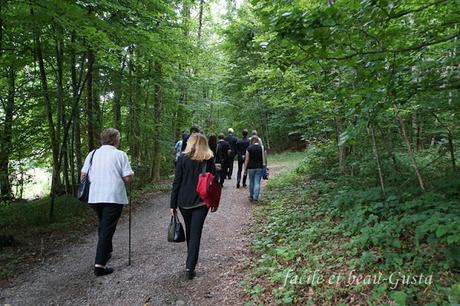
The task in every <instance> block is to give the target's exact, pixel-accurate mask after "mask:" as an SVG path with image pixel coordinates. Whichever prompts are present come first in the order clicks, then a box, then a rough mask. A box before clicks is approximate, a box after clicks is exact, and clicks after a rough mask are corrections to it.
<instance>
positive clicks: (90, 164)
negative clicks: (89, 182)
mask: <svg viewBox="0 0 460 306" xmlns="http://www.w3.org/2000/svg"><path fill="white" fill-rule="evenodd" d="M96 151H97V149H96V150H94V151H93V154H92V155H91V159H90V160H89V167H88V173H89V170H90V169H91V166H92V165H93V157H94V153H96Z"/></svg>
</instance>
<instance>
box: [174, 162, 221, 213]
mask: <svg viewBox="0 0 460 306" xmlns="http://www.w3.org/2000/svg"><path fill="white" fill-rule="evenodd" d="M204 162H206V172H211V173H212V174H214V175H216V166H215V164H214V159H213V158H211V159H209V160H207V161H204ZM202 165H203V162H199V161H196V160H192V159H190V157H188V156H187V155H184V154H182V155H181V156H180V157H179V159H178V160H177V165H176V175H175V177H174V182H173V187H172V192H171V203H170V207H171V208H177V207H178V206H180V207H182V208H191V207H194V206H196V205H197V204H199V203H201V202H203V201H202V200H201V199H200V197H199V196H198V194H197V193H196V186H197V185H198V175H199V174H200V173H201V169H202Z"/></svg>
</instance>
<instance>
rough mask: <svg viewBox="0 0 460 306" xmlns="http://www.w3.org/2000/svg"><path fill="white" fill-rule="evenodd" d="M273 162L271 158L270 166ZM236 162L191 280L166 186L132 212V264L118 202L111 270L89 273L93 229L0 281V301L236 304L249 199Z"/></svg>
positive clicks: (209, 223) (240, 295)
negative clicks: (171, 229) (173, 232)
mask: <svg viewBox="0 0 460 306" xmlns="http://www.w3.org/2000/svg"><path fill="white" fill-rule="evenodd" d="M280 168H281V166H276V167H275V166H271V167H270V170H271V173H272V174H273V173H274V172H277V170H279V169H280ZM236 170H237V164H236V163H235V165H234V173H233V177H232V180H231V181H228V180H227V181H225V184H224V189H223V192H222V200H221V205H220V208H219V210H218V211H217V212H216V213H209V214H208V217H207V219H206V222H205V226H204V229H203V236H202V241H201V250H200V258H199V262H198V266H197V268H196V271H197V276H196V278H195V279H194V280H192V281H190V280H186V279H185V272H184V270H185V257H186V244H185V243H169V242H167V240H166V232H167V226H168V224H169V221H170V214H169V196H170V194H169V193H162V194H157V195H155V196H154V197H153V198H151V199H150V200H147V201H145V203H143V204H142V205H141V207H139V208H138V209H137V210H136V211H135V212H134V213H133V217H132V249H131V250H132V253H131V254H132V263H131V266H128V264H127V263H128V258H127V257H128V256H127V255H128V222H127V221H128V220H127V219H128V218H127V212H128V210H127V209H125V210H124V212H123V215H124V217H123V218H122V219H121V220H120V222H119V224H118V227H117V231H116V232H115V236H114V238H113V244H114V252H113V257H112V259H111V261H110V263H109V266H112V267H113V268H114V269H115V272H114V273H113V274H110V275H107V276H103V277H98V278H96V277H95V276H94V275H93V265H92V263H93V260H94V254H95V244H96V238H97V237H96V230H95V231H94V232H93V233H92V234H90V235H87V236H86V237H83V238H82V239H81V242H79V243H77V244H75V245H72V246H67V247H65V248H64V249H63V250H61V251H60V253H59V254H58V255H56V256H54V257H52V258H50V259H48V260H47V261H46V262H45V263H44V264H41V265H40V266H37V267H35V268H33V269H31V270H30V271H29V272H27V273H23V274H21V275H18V276H17V277H16V278H15V279H13V280H12V282H11V283H9V284H8V285H7V287H6V288H1V292H0V305H1V304H10V305H12V306H16V305H98V306H99V305H146V304H147V305H149V306H150V305H199V306H202V305H242V304H243V302H242V300H243V293H242V288H241V286H239V282H240V280H241V278H242V277H243V275H242V274H243V269H244V267H245V265H246V261H245V256H244V255H245V254H247V252H248V249H247V246H248V243H249V237H248V232H247V229H248V226H249V224H250V223H251V220H252V209H253V207H254V205H255V204H252V203H250V202H249V200H248V190H247V188H240V189H236V188H235V185H236ZM262 182H263V186H264V185H265V181H262Z"/></svg>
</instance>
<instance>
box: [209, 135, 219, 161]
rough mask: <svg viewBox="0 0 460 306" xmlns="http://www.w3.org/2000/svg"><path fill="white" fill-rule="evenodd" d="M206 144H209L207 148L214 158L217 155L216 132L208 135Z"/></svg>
mask: <svg viewBox="0 0 460 306" xmlns="http://www.w3.org/2000/svg"><path fill="white" fill-rule="evenodd" d="M208 144H209V148H210V149H211V151H212V153H213V154H214V159H215V158H216V156H217V136H216V134H214V133H213V134H211V135H209V139H208Z"/></svg>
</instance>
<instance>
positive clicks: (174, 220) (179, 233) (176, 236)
mask: <svg viewBox="0 0 460 306" xmlns="http://www.w3.org/2000/svg"><path fill="white" fill-rule="evenodd" d="M168 241H169V242H184V241H185V233H184V228H183V227H182V223H180V221H179V218H178V217H177V215H174V216H171V222H169V227H168Z"/></svg>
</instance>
